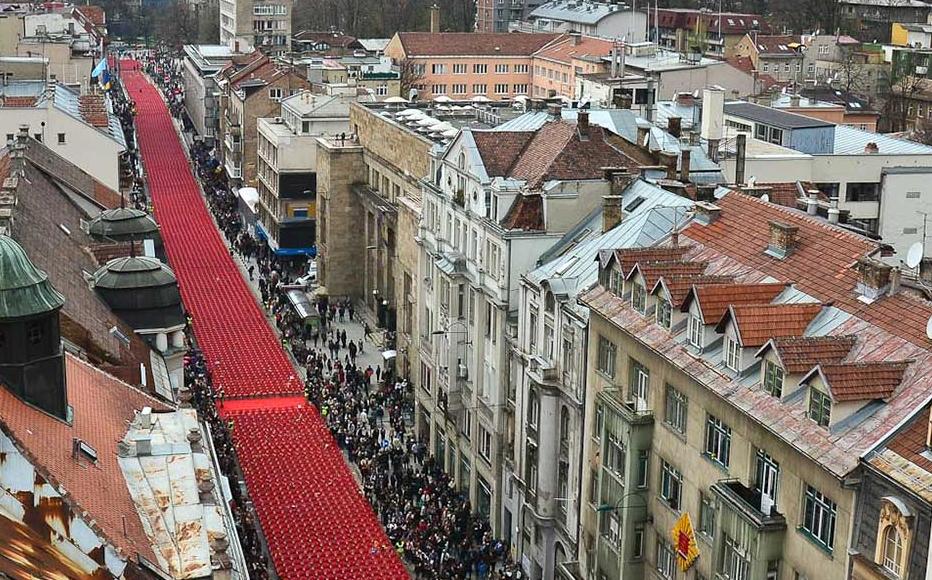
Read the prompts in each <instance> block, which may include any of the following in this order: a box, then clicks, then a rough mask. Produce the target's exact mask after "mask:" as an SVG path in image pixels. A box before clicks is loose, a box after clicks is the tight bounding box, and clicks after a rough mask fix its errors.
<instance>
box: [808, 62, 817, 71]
mask: <svg viewBox="0 0 932 580" xmlns="http://www.w3.org/2000/svg"><path fill="white" fill-rule="evenodd" d="M806 73H807V74H813V73H815V65H814V64H812V63H811V62H810V63H809V64H807V65H806Z"/></svg>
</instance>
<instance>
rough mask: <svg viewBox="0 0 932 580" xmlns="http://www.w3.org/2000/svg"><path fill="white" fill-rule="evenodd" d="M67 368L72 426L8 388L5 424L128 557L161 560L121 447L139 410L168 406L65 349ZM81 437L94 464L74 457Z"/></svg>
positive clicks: (1, 415)
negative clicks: (91, 450)
mask: <svg viewBox="0 0 932 580" xmlns="http://www.w3.org/2000/svg"><path fill="white" fill-rule="evenodd" d="M65 373H66V377H67V381H68V383H67V385H68V402H69V404H70V405H71V406H72V408H73V413H74V417H73V420H72V423H71V424H70V425H69V424H67V423H65V422H63V421H61V420H59V419H56V418H53V417H52V416H51V415H47V414H45V413H43V412H42V411H39V410H38V409H36V408H35V407H32V406H30V405H27V404H25V403H23V402H22V401H21V400H19V399H18V398H16V397H15V396H14V395H13V394H11V393H10V392H9V391H8V390H7V389H6V388H3V387H0V425H2V426H3V429H4V430H5V431H6V432H7V433H9V435H10V436H11V437H12V438H13V439H14V440H15V441H16V442H17V443H18V444H19V445H20V446H21V447H22V448H23V450H24V451H25V453H26V455H27V457H28V458H29V459H30V461H31V462H32V463H33V465H34V466H35V467H36V468H37V469H38V470H40V472H42V474H43V476H45V477H47V478H48V479H49V480H50V481H51V482H52V483H53V484H54V485H55V487H56V488H58V490H59V491H62V492H63V493H65V494H66V501H67V502H68V503H69V504H71V507H72V509H73V510H74V511H75V512H76V513H77V514H79V515H80V514H82V512H85V511H86V512H87V514H86V515H85V516H83V517H84V518H85V520H86V521H91V520H93V521H94V522H96V524H97V526H99V528H100V530H101V531H102V533H103V535H104V536H105V537H106V538H107V539H108V540H109V541H110V542H112V543H113V545H115V546H117V547H118V548H119V549H121V550H123V551H124V553H125V555H126V557H129V558H134V559H135V557H136V555H137V554H138V555H139V556H143V557H145V558H147V559H148V560H149V561H151V562H156V561H157V560H156V559H155V554H154V553H153V550H152V546H151V545H150V543H149V538H148V536H147V535H146V532H145V530H144V529H143V526H142V523H141V521H140V519H139V516H138V515H137V512H136V506H135V504H134V503H133V500H132V498H131V497H130V493H129V489H128V488H127V485H126V479H125V478H124V476H123V471H122V470H121V469H120V466H119V464H118V463H117V454H116V446H117V442H119V441H120V439H122V438H123V436H124V435H125V434H126V431H127V423H128V422H129V421H132V420H133V418H134V416H135V411H137V410H141V409H142V408H143V407H151V408H152V409H153V410H154V411H164V410H167V409H168V408H167V407H165V405H163V404H162V403H160V402H159V401H158V400H156V399H154V398H152V397H149V396H148V395H146V394H145V393H143V392H142V391H138V390H136V389H134V388H133V387H130V386H129V385H127V384H125V383H122V382H120V381H119V380H117V379H115V378H114V377H112V376H110V375H107V374H105V373H103V372H101V371H99V370H98V369H96V368H94V367H92V366H90V365H89V364H87V363H85V362H82V361H80V360H78V359H77V358H75V357H73V356H71V355H66V356H65ZM75 437H76V438H78V439H81V440H82V441H85V442H86V443H87V444H88V445H90V446H91V447H93V448H94V449H95V450H96V451H97V456H98V462H97V464H96V465H94V466H89V465H88V461H87V460H84V459H82V460H76V459H74V458H73V457H72V454H71V449H72V440H73V438H75ZM124 530H125V533H124Z"/></svg>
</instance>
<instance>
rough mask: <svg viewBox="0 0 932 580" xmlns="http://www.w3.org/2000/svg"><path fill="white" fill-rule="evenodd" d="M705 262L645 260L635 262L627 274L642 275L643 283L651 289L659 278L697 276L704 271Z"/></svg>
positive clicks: (629, 276)
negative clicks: (636, 273)
mask: <svg viewBox="0 0 932 580" xmlns="http://www.w3.org/2000/svg"><path fill="white" fill-rule="evenodd" d="M707 265H708V264H706V263H705V262H690V261H686V260H681V261H669V262H646V261H641V262H638V263H637V264H635V266H634V268H632V269H631V272H630V273H629V274H628V276H627V278H628V279H630V278H631V277H632V276H634V274H635V272H638V273H640V274H641V276H643V277H644V283H645V285H646V287H647V289H648V290H649V289H652V288H653V287H654V284H656V283H657V282H658V281H659V280H660V279H661V278H665V277H675V276H699V275H701V274H702V273H703V272H705V269H706V266H707Z"/></svg>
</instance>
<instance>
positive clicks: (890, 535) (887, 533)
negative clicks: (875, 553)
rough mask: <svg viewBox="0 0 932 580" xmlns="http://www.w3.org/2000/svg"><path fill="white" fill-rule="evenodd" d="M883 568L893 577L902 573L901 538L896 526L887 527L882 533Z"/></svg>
mask: <svg viewBox="0 0 932 580" xmlns="http://www.w3.org/2000/svg"><path fill="white" fill-rule="evenodd" d="M882 564H883V567H884V569H885V570H887V571H888V572H890V573H892V574H893V575H894V576H899V575H900V573H901V572H902V571H903V538H901V537H900V531H899V530H897V529H896V526H887V528H886V529H885V530H884V532H883V562H882Z"/></svg>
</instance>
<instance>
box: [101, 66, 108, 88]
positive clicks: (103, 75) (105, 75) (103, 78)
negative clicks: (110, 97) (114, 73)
mask: <svg viewBox="0 0 932 580" xmlns="http://www.w3.org/2000/svg"><path fill="white" fill-rule="evenodd" d="M100 88H102V89H103V90H105V91H109V90H110V71H109V70H107V69H104V71H103V72H102V73H101V74H100Z"/></svg>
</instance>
